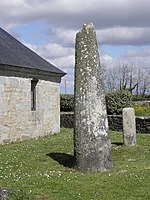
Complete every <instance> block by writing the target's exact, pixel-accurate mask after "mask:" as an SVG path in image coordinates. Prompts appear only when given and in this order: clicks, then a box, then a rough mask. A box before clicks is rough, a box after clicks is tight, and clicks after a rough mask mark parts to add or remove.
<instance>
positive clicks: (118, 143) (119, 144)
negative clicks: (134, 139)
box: [111, 142, 124, 146]
mask: <svg viewBox="0 0 150 200" xmlns="http://www.w3.org/2000/svg"><path fill="white" fill-rule="evenodd" d="M111 144H114V145H116V146H123V145H124V143H123V142H112V143H111Z"/></svg>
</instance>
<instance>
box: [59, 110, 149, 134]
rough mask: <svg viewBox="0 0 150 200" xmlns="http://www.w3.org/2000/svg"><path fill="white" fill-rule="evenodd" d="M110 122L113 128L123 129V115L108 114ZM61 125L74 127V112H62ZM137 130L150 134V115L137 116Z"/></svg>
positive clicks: (116, 129)
mask: <svg viewBox="0 0 150 200" xmlns="http://www.w3.org/2000/svg"><path fill="white" fill-rule="evenodd" d="M108 124H109V128H110V129H111V130H114V131H122V130H123V120H122V116H121V115H108ZM60 126H61V127H64V128H73V126H74V125H73V113H61V114H60ZM136 131H137V132H138V133H147V134H150V117H136Z"/></svg>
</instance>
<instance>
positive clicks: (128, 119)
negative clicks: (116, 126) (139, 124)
mask: <svg viewBox="0 0 150 200" xmlns="http://www.w3.org/2000/svg"><path fill="white" fill-rule="evenodd" d="M123 134H124V144H125V145H126V146H134V145H136V124H135V112H134V109H133V108H124V109H123Z"/></svg>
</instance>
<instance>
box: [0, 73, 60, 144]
mask: <svg viewBox="0 0 150 200" xmlns="http://www.w3.org/2000/svg"><path fill="white" fill-rule="evenodd" d="M3 73H4V72H3ZM40 78H41V79H40V80H39V81H38V83H37V94H36V98H37V102H36V110H35V111H31V80H32V78H25V77H17V74H16V77H14V74H13V75H12V76H11V74H10V72H9V75H7V73H5V76H4V75H3V74H2V73H1V71H0V103H1V111H0V130H1V132H0V143H3V144H4V143H8V142H12V141H19V140H25V139H30V138H33V137H39V136H44V135H47V134H52V133H56V132H59V131H60V90H59V83H58V82H51V81H48V80H43V79H42V76H41V77H40Z"/></svg>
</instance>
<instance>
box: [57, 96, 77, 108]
mask: <svg viewBox="0 0 150 200" xmlns="http://www.w3.org/2000/svg"><path fill="white" fill-rule="evenodd" d="M73 110H74V95H71V94H61V95H60V111H64V112H69V111H73Z"/></svg>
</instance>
